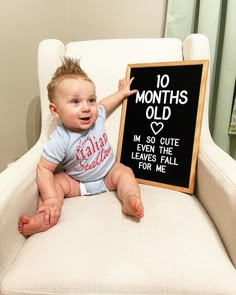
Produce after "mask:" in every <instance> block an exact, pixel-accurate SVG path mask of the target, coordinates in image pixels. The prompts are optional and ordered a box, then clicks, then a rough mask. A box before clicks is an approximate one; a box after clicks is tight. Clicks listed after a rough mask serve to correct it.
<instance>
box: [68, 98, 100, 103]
mask: <svg viewBox="0 0 236 295" xmlns="http://www.w3.org/2000/svg"><path fill="white" fill-rule="evenodd" d="M71 102H72V103H73V104H79V103H80V102H81V101H80V100H79V99H77V98H73V99H72V100H71ZM87 102H88V103H89V104H93V103H96V98H90V99H89V100H88V101H87Z"/></svg>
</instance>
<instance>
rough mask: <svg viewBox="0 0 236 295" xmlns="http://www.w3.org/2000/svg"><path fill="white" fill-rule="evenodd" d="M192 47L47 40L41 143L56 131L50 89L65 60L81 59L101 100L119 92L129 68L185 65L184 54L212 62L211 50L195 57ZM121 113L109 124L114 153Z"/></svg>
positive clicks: (172, 42)
mask: <svg viewBox="0 0 236 295" xmlns="http://www.w3.org/2000/svg"><path fill="white" fill-rule="evenodd" d="M194 38H195V39H196V38H197V39H198V38H199V39H204V36H202V35H195V36H194ZM204 42H205V43H204ZM204 42H200V43H201V46H202V47H204V46H206V44H208V43H206V40H205V39H204ZM186 43H188V42H186ZM190 43H191V44H192V42H190ZM202 43H204V44H202ZM196 44H198V43H196ZM190 47H191V46H190V45H189V44H187V48H186V49H185V50H184V49H183V42H182V41H181V40H178V39H174V38H155V39H110V40H92V41H80V42H71V43H68V44H66V45H63V44H62V42H60V41H58V40H44V41H43V42H41V44H40V46H39V53H38V70H39V83H40V95H41V107H42V124H43V127H42V134H41V139H42V138H43V140H45V139H47V138H48V135H49V133H50V132H51V131H52V129H54V127H55V121H54V120H52V119H51V115H50V114H49V111H48V99H47V91H46V86H47V83H48V82H49V80H50V78H51V76H52V74H53V73H54V71H55V69H56V67H57V66H58V65H59V64H60V62H61V57H62V56H64V55H66V56H70V57H76V58H80V61H81V67H82V68H83V69H84V70H85V71H86V72H87V74H88V76H89V77H90V78H91V79H92V80H93V81H94V83H95V85H96V91H97V97H98V100H99V99H101V98H103V97H104V96H107V95H109V94H111V93H113V92H115V91H116V90H117V86H118V80H119V79H121V78H123V77H125V73H126V67H127V64H134V63H147V62H165V61H182V60H184V59H185V57H184V55H183V52H184V51H186V55H188V57H187V59H203V58H204V59H206V58H209V56H208V51H207V50H205V49H204V50H203V49H201V48H200V49H199V53H196V52H195V56H194V50H193V48H190ZM120 113H121V108H118V109H117V110H116V111H115V112H114V114H112V116H111V117H110V118H108V120H107V124H106V129H107V133H108V136H109V140H110V142H111V144H112V146H113V149H114V151H115V150H116V146H117V140H118V133H119V124H120ZM207 125H208V124H207Z"/></svg>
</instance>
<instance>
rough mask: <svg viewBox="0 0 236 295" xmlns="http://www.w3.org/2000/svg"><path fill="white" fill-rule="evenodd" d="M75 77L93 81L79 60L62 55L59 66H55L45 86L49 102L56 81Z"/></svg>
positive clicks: (56, 83) (52, 95) (52, 96)
mask: <svg viewBox="0 0 236 295" xmlns="http://www.w3.org/2000/svg"><path fill="white" fill-rule="evenodd" d="M77 77H80V78H82V79H84V80H87V81H90V82H92V83H93V81H92V80H91V79H90V78H89V77H88V75H87V73H86V72H85V71H84V70H83V69H82V68H81V67H80V60H78V59H75V58H72V57H68V56H65V57H63V58H62V64H61V66H59V67H58V68H57V70H56V72H55V73H54V75H53V77H52V79H51V81H50V82H49V84H48V86H47V89H48V98H49V100H50V102H52V101H53V98H54V92H55V87H56V86H57V85H58V83H60V82H61V81H62V80H64V79H66V78H77Z"/></svg>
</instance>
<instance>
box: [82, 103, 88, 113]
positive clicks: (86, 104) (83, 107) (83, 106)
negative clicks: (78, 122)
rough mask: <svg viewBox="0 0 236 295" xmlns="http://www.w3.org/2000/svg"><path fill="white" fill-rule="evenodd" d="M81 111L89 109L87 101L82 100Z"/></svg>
mask: <svg viewBox="0 0 236 295" xmlns="http://www.w3.org/2000/svg"><path fill="white" fill-rule="evenodd" d="M81 110H82V112H88V111H89V110H90V106H89V104H88V103H87V102H83V103H82V105H81Z"/></svg>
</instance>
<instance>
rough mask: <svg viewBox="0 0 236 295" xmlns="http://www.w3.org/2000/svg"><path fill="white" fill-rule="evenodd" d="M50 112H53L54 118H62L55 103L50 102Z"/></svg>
mask: <svg viewBox="0 0 236 295" xmlns="http://www.w3.org/2000/svg"><path fill="white" fill-rule="evenodd" d="M49 110H50V112H51V114H52V115H53V117H54V118H60V116H59V114H58V111H57V107H56V105H55V104H54V103H52V102H50V104H49Z"/></svg>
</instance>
